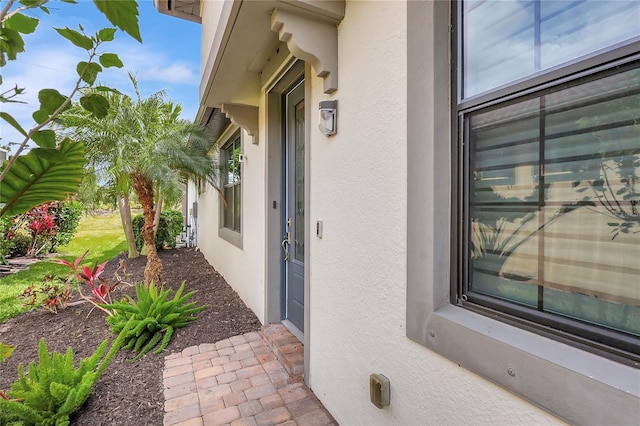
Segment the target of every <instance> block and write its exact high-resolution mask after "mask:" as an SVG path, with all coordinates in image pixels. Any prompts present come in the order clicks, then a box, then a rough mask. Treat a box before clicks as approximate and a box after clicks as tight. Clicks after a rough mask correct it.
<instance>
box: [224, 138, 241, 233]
mask: <svg viewBox="0 0 640 426" xmlns="http://www.w3.org/2000/svg"><path fill="white" fill-rule="evenodd" d="M241 154H242V144H241V140H240V133H239V132H238V134H237V135H236V136H234V137H233V138H232V140H231V141H229V143H227V144H226V145H224V147H223V148H222V158H223V161H224V173H223V175H224V202H225V204H224V207H223V216H224V218H223V226H224V227H225V228H228V229H230V230H232V231H235V232H240V223H241V218H242V216H241V211H242V164H241V163H240V155H241Z"/></svg>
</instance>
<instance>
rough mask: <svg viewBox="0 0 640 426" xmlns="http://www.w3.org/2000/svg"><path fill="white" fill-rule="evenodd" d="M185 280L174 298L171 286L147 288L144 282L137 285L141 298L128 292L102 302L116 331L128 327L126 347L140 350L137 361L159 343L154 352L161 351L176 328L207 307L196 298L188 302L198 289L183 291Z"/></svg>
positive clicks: (194, 318) (137, 294) (108, 319)
mask: <svg viewBox="0 0 640 426" xmlns="http://www.w3.org/2000/svg"><path fill="white" fill-rule="evenodd" d="M184 286H185V281H183V282H182V284H181V285H180V288H179V289H178V291H177V292H176V294H175V296H174V297H173V299H171V300H168V298H169V295H170V294H171V289H166V290H165V289H164V288H162V287H161V288H160V289H159V290H158V289H157V288H156V286H154V285H153V283H152V284H151V285H150V286H149V287H148V288H147V287H146V286H145V285H144V284H138V285H136V296H137V298H138V301H135V300H133V299H132V298H131V297H129V296H125V299H122V300H121V301H120V302H115V303H111V304H108V305H101V306H102V307H104V308H106V309H108V310H110V311H111V312H112V315H110V316H108V317H107V324H109V326H111V330H112V331H113V332H114V333H122V332H123V331H122V330H124V329H126V328H127V324H131V326H130V329H129V330H128V331H125V338H124V339H125V344H124V348H125V349H131V350H133V351H134V352H138V355H136V357H135V358H133V360H134V361H137V360H138V359H140V358H142V357H143V356H144V355H145V354H146V353H147V352H149V351H151V350H152V349H153V348H155V347H156V346H158V344H160V346H159V347H158V349H156V350H155V351H154V353H156V354H159V353H160V352H162V350H163V349H164V348H165V347H166V346H167V345H168V344H169V341H170V340H171V336H172V335H173V331H174V330H175V329H176V328H180V327H185V326H187V325H188V324H189V323H190V322H192V321H195V320H196V317H195V316H193V314H196V313H198V312H200V311H201V310H203V309H205V308H206V305H203V306H198V307H196V306H195V302H189V303H185V302H186V301H187V300H188V299H189V298H191V296H193V295H194V294H195V291H191V292H189V293H187V294H185V295H182V292H183V291H184Z"/></svg>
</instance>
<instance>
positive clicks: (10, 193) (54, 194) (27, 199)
mask: <svg viewBox="0 0 640 426" xmlns="http://www.w3.org/2000/svg"><path fill="white" fill-rule="evenodd" d="M38 149H42V148H36V149H32V150H31V151H29V152H28V153H27V154H26V155H21V156H19V157H18V159H17V160H16V162H15V164H14V165H13V167H12V168H11V169H10V170H9V173H7V175H6V176H5V178H4V180H3V181H2V191H1V192H0V203H5V205H4V206H3V207H2V210H0V216H4V215H5V214H6V215H10V216H14V215H17V214H21V213H24V212H26V211H28V210H30V209H31V208H32V207H34V206H38V205H40V204H42V203H45V202H47V201H52V200H64V199H65V198H66V196H67V194H69V193H75V192H77V190H78V187H79V186H80V182H81V180H82V175H83V166H84V163H85V159H84V145H83V144H82V143H74V142H71V140H70V139H69V138H65V139H64V140H63V141H62V142H61V144H60V147H59V148H58V150H59V151H60V153H61V154H63V155H64V161H62V162H54V161H52V160H50V159H46V158H42V157H41V156H40V155H39V154H38V151H37V150H38Z"/></svg>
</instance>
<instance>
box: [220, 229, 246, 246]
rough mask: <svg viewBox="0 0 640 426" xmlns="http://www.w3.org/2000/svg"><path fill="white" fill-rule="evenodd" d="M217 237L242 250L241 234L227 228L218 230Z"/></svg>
mask: <svg viewBox="0 0 640 426" xmlns="http://www.w3.org/2000/svg"><path fill="white" fill-rule="evenodd" d="M218 237H220V238H222V239H223V240H225V241H227V242H229V243H231V244H233V245H234V246H236V247H238V248H239V249H241V250H242V233H241V232H236V231H232V230H231V229H229V228H218Z"/></svg>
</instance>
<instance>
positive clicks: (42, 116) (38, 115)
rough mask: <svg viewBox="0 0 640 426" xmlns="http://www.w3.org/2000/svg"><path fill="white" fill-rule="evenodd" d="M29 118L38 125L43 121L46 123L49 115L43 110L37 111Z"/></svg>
mask: <svg viewBox="0 0 640 426" xmlns="http://www.w3.org/2000/svg"><path fill="white" fill-rule="evenodd" d="M31 116H32V117H33V120H34V121H35V122H36V123H38V124H42V123H44V122H45V121H47V118H49V114H48V113H47V111H45V110H43V109H39V110H37V111H36V112H34V113H33V114H31Z"/></svg>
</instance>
